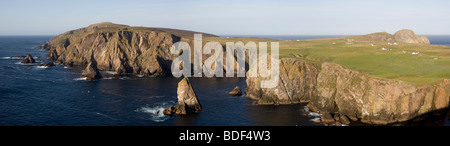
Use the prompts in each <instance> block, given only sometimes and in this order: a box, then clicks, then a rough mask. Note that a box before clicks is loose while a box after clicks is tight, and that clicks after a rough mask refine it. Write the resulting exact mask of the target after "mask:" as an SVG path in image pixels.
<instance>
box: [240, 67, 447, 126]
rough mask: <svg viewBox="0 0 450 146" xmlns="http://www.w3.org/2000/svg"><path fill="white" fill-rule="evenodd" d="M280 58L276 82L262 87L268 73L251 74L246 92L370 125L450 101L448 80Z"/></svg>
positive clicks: (410, 116) (259, 100)
mask: <svg viewBox="0 0 450 146" xmlns="http://www.w3.org/2000/svg"><path fill="white" fill-rule="evenodd" d="M280 62H281V63H280V77H279V78H280V81H281V82H279V84H278V86H277V87H276V88H273V89H263V88H260V87H259V86H258V85H259V82H260V81H261V80H265V79H264V78H261V77H255V78H251V77H248V78H247V81H246V82H247V88H246V96H247V97H249V98H252V99H255V100H256V101H257V103H258V104H262V105H276V104H293V103H299V102H304V103H308V105H307V106H308V108H309V109H310V110H311V111H315V112H319V113H321V114H323V115H328V114H330V115H340V116H341V117H343V116H345V117H348V118H349V119H351V120H353V121H357V120H360V121H361V122H363V123H368V124H391V123H397V122H404V121H408V120H411V119H413V118H415V117H417V116H420V115H423V114H426V113H429V112H432V111H437V110H441V109H445V108H447V107H448V106H449V94H448V93H450V80H443V81H442V82H439V83H436V84H433V85H425V86H416V85H413V84H410V83H407V82H403V81H394V80H387V79H380V78H376V77H371V76H370V75H369V74H367V73H361V72H358V71H354V70H351V69H347V68H345V67H342V66H341V65H339V64H335V63H330V62H325V63H322V64H321V65H316V64H313V63H308V62H306V61H302V60H298V59H281V61H280ZM325 119H329V118H326V117H325Z"/></svg>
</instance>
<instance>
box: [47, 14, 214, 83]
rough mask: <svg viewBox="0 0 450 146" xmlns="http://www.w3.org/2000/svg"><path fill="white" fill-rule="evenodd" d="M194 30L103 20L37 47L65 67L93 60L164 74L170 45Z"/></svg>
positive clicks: (102, 64)
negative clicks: (132, 24) (151, 26)
mask: <svg viewBox="0 0 450 146" xmlns="http://www.w3.org/2000/svg"><path fill="white" fill-rule="evenodd" d="M194 33H199V32H193V31H185V30H176V29H167V28H148V27H130V26H127V25H120V24H113V23H109V22H103V23H98V24H92V25H90V26H88V27H85V28H80V29H76V30H72V31H68V32H65V33H63V34H60V35H58V36H55V37H53V38H52V39H51V40H50V41H49V42H47V43H45V44H43V45H42V46H39V47H38V48H41V49H45V50H48V51H49V52H48V54H47V58H49V59H52V60H55V62H56V63H59V64H64V65H67V66H73V65H78V66H86V65H87V64H89V63H90V62H92V61H93V60H95V61H96V62H97V63H96V64H97V65H96V67H97V68H98V69H99V70H113V71H115V72H116V73H117V74H126V73H134V74H140V75H154V76H163V75H166V74H168V73H170V66H171V62H172V60H173V59H174V57H175V56H174V55H172V54H170V47H171V46H172V44H173V43H175V42H178V41H180V40H183V41H186V42H189V41H190V40H191V38H192V37H193V36H194ZM202 34H203V37H216V36H215V35H211V34H206V33H202Z"/></svg>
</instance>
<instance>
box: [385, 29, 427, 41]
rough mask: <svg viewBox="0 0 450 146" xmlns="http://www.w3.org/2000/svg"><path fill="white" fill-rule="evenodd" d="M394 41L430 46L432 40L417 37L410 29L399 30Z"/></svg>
mask: <svg viewBox="0 0 450 146" xmlns="http://www.w3.org/2000/svg"><path fill="white" fill-rule="evenodd" d="M394 39H395V40H396V41H397V42H404V43H415V44H430V40H428V38H427V37H426V36H417V35H416V34H415V33H414V31H412V30H409V29H403V30H399V31H397V32H396V33H395V34H394Z"/></svg>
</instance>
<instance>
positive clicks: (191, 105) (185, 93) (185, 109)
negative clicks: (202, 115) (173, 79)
mask: <svg viewBox="0 0 450 146" xmlns="http://www.w3.org/2000/svg"><path fill="white" fill-rule="evenodd" d="M177 98H178V104H177V105H175V106H171V107H169V108H167V109H165V110H164V111H163V113H164V114H165V115H171V114H177V115H186V114H188V113H195V112H199V111H201V110H202V106H201V105H200V102H199V101H198V99H197V95H196V94H195V92H194V88H192V85H191V83H190V82H189V79H188V78H186V77H185V78H183V79H182V80H181V81H180V82H179V83H178V88H177Z"/></svg>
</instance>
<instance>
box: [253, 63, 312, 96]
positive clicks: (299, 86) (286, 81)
mask: <svg viewBox="0 0 450 146" xmlns="http://www.w3.org/2000/svg"><path fill="white" fill-rule="evenodd" d="M318 73H319V69H318V67H317V66H315V65H313V64H309V63H305V62H303V61H300V60H296V59H292V58H287V59H282V60H280V80H279V82H278V86H277V87H276V88H260V84H261V80H266V78H251V77H247V81H246V82H247V88H246V89H245V93H246V96H247V97H249V98H252V99H255V100H257V102H258V104H292V103H300V102H308V101H309V100H310V98H311V97H313V96H315V95H317V91H316V90H315V86H316V84H317V83H316V78H317V75H318Z"/></svg>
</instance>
